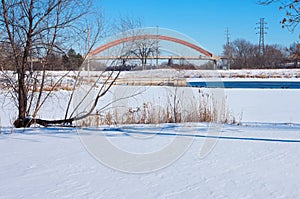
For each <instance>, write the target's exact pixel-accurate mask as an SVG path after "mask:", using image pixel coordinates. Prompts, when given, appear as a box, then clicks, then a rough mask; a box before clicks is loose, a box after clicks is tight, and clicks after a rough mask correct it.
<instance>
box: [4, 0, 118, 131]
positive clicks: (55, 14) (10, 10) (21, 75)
mask: <svg viewBox="0 0 300 199" xmlns="http://www.w3.org/2000/svg"><path fill="white" fill-rule="evenodd" d="M91 8H92V1H91V0H9V1H7V0H1V5H0V31H1V34H0V44H1V47H5V49H6V53H7V54H8V56H7V57H4V58H3V59H9V60H10V63H11V64H12V65H13V66H12V69H13V71H14V75H11V73H9V72H8V71H6V70H3V69H1V77H2V78H4V79H5V82H6V86H7V87H8V89H7V90H8V92H9V93H10V96H11V98H12V99H13V100H14V102H15V104H16V107H17V109H18V117H17V119H16V120H15V122H14V125H15V127H28V126H30V125H31V124H33V123H39V124H41V125H43V126H47V125H50V124H65V123H71V122H72V121H74V120H80V119H82V118H84V117H87V116H88V115H89V114H90V113H91V112H92V111H93V110H94V109H95V107H96V104H97V103H98V101H99V98H101V97H102V96H103V95H105V94H106V93H107V91H108V90H109V88H110V87H111V85H112V83H111V82H110V83H109V84H108V86H106V87H102V88H101V89H100V91H99V93H98V94H97V95H95V97H94V102H93V105H92V106H91V107H90V109H89V110H87V111H86V112H85V113H84V114H81V115H80V116H79V115H74V114H69V113H68V112H69V111H70V110H69V107H70V103H71V101H72V100H73V93H72V94H71V95H70V97H69V100H68V101H69V103H68V105H67V107H66V114H65V117H64V118H60V119H58V120H43V119H38V118H37V115H38V113H39V111H40V110H41V108H42V107H43V106H44V105H45V101H46V100H47V99H48V98H49V96H51V93H53V92H54V90H55V87H56V86H57V85H58V84H59V82H61V80H62V79H63V78H64V77H66V76H67V75H68V73H69V72H70V71H69V72H66V74H64V75H62V76H61V78H60V79H58V80H56V81H55V82H53V83H51V85H50V88H47V92H46V90H45V87H46V81H47V70H46V69H47V68H49V65H50V64H51V61H50V59H51V58H53V54H61V55H66V56H68V54H67V49H69V47H70V46H74V45H76V44H75V43H77V44H81V43H86V40H87V37H88V39H89V45H88V48H85V49H86V51H85V54H86V55H88V52H89V50H90V49H91V48H92V47H93V45H92V44H95V43H96V41H97V39H98V38H99V37H100V35H101V31H102V26H101V25H102V21H101V20H100V19H101V17H100V18H93V23H94V25H93V27H96V28H95V29H94V31H90V29H89V35H88V36H87V37H85V36H84V35H87V34H84V33H86V30H87V26H86V25H87V22H88V19H89V18H91V16H90V15H91V14H92V13H93V12H92V11H93V10H92V9H91ZM93 14H94V13H93ZM91 32H92V35H93V38H91ZM90 41H91V42H90ZM77 47H78V48H80V46H77ZM2 55H4V53H3V54H2ZM33 60H39V62H40V64H41V69H40V70H39V71H38V72H36V71H34V70H33V67H32V61H33ZM77 74H78V75H77V77H76V82H77V79H79V78H78V77H79V73H77ZM112 76H113V74H111V75H110V76H109V77H112ZM117 77H118V75H114V77H113V78H112V79H115V78H117ZM106 83H107V82H106ZM75 85H76V84H74V89H73V91H74V90H75ZM83 97H85V96H83Z"/></svg>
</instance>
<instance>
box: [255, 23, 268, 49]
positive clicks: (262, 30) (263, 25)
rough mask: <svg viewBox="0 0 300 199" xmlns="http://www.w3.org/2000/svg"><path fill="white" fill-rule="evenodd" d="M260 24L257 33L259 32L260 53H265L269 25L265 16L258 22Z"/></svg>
mask: <svg viewBox="0 0 300 199" xmlns="http://www.w3.org/2000/svg"><path fill="white" fill-rule="evenodd" d="M256 24H258V25H259V27H258V28H256V29H259V32H257V33H256V34H259V53H260V54H261V55H263V54H264V53H265V35H266V34H267V32H266V30H267V29H268V27H266V25H267V23H266V22H265V18H260V22H259V23H256Z"/></svg>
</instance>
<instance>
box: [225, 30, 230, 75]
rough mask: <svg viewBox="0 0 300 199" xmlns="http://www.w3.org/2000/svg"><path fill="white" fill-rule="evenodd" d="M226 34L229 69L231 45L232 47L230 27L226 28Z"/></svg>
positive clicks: (228, 64)
mask: <svg viewBox="0 0 300 199" xmlns="http://www.w3.org/2000/svg"><path fill="white" fill-rule="evenodd" d="M225 34H226V55H225V56H226V58H227V67H228V68H227V69H228V70H229V69H230V66H231V47H230V34H229V29H228V28H227V29H226V30H225Z"/></svg>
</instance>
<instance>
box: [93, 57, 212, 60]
mask: <svg viewBox="0 0 300 199" xmlns="http://www.w3.org/2000/svg"><path fill="white" fill-rule="evenodd" d="M93 59H94V60H118V59H119V60H122V59H126V60H134V59H141V57H137V56H97V57H94V58H93ZM147 59H152V60H153V59H159V60H161V59H167V60H170V59H173V60H215V59H216V58H213V57H207V56H198V57H197V56H184V57H183V56H148V57H147Z"/></svg>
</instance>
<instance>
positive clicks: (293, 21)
mask: <svg viewBox="0 0 300 199" xmlns="http://www.w3.org/2000/svg"><path fill="white" fill-rule="evenodd" d="M258 3H259V4H261V5H270V4H272V3H279V4H280V6H279V9H280V10H284V11H285V15H286V16H285V17H284V18H283V19H282V20H281V22H280V23H281V24H282V27H283V28H284V27H287V28H288V29H289V30H291V31H294V30H295V28H296V26H297V25H298V24H299V22H300V1H299V0H260V1H259V2H258Z"/></svg>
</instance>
